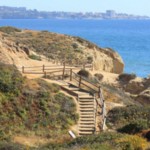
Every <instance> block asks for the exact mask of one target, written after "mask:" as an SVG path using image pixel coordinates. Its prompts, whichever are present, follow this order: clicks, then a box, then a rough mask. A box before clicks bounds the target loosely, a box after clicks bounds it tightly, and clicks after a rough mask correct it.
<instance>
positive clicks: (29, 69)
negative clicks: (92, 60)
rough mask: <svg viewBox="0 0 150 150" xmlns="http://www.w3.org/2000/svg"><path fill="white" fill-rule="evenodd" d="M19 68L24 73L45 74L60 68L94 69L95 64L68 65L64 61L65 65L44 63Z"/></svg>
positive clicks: (64, 69)
mask: <svg viewBox="0 0 150 150" xmlns="http://www.w3.org/2000/svg"><path fill="white" fill-rule="evenodd" d="M58 67H59V68H58ZM32 68H33V69H32ZM34 68H35V69H34ZM18 69H22V73H26V74H44V72H45V71H48V70H57V71H58V70H60V71H62V70H63V71H66V70H68V69H73V70H75V69H91V70H93V64H84V65H66V63H64V64H63V65H49V66H45V65H43V66H34V67H24V66H22V68H18ZM37 71H41V72H37ZM47 73H48V72H47ZM50 73H52V72H50Z"/></svg>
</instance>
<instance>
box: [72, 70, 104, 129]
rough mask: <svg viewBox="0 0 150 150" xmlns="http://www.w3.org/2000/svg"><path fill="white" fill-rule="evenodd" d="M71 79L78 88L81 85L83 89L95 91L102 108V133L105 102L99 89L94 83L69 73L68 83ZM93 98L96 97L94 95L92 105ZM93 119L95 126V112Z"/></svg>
mask: <svg viewBox="0 0 150 150" xmlns="http://www.w3.org/2000/svg"><path fill="white" fill-rule="evenodd" d="M72 79H74V80H75V81H77V82H78V86H79V88H80V87H81V85H84V86H85V87H87V88H89V89H91V90H93V91H95V92H96V93H98V98H99V99H100V102H101V106H102V121H103V126H102V130H103V131H104V129H105V124H106V112H105V100H104V97H103V93H102V90H101V87H100V86H97V85H95V84H94V83H92V82H90V81H88V80H87V79H86V78H84V77H83V76H81V75H78V74H76V73H75V72H73V71H70V81H72ZM95 97H96V95H95V94H94V104H95ZM94 111H95V105H94ZM94 119H95V124H96V112H95V117H94Z"/></svg>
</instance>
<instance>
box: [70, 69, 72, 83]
mask: <svg viewBox="0 0 150 150" xmlns="http://www.w3.org/2000/svg"><path fill="white" fill-rule="evenodd" d="M70 81H72V69H70Z"/></svg>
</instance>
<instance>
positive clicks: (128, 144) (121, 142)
mask: <svg viewBox="0 0 150 150" xmlns="http://www.w3.org/2000/svg"><path fill="white" fill-rule="evenodd" d="M115 142H116V144H118V146H119V147H121V148H122V150H143V149H145V148H147V147H148V145H149V144H148V142H147V140H146V139H144V138H142V137H139V136H137V135H124V136H123V137H122V138H120V139H116V141H115Z"/></svg>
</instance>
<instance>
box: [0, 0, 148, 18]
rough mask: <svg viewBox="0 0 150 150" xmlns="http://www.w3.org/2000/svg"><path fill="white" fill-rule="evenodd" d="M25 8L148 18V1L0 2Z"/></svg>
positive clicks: (52, 0) (55, 0)
mask: <svg viewBox="0 0 150 150" xmlns="http://www.w3.org/2000/svg"><path fill="white" fill-rule="evenodd" d="M4 5H5V6H15V7H27V9H37V10H41V11H66V12H105V11H106V10H115V11H116V12H117V13H127V14H134V15H147V16H150V0H0V6H4Z"/></svg>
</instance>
